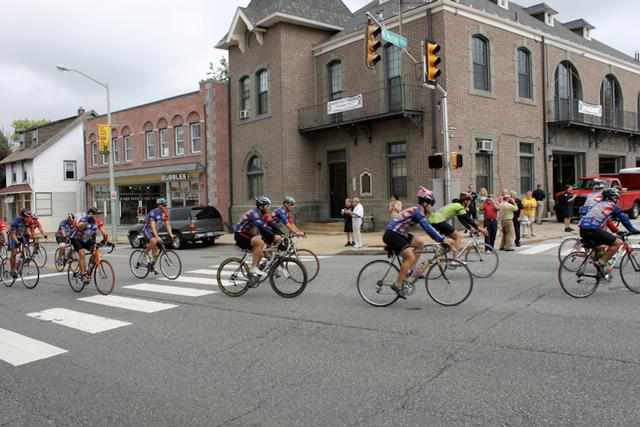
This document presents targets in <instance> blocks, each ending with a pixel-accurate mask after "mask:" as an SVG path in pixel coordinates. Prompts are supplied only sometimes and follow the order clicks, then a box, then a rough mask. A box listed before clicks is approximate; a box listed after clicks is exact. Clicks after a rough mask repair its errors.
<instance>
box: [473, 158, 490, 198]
mask: <svg viewBox="0 0 640 427" xmlns="http://www.w3.org/2000/svg"><path fill="white" fill-rule="evenodd" d="M492 181H493V177H492V174H491V155H490V154H485V153H478V154H476V188H478V189H480V188H486V189H487V191H489V192H491V191H492V190H491V187H492V186H491V182H492Z"/></svg>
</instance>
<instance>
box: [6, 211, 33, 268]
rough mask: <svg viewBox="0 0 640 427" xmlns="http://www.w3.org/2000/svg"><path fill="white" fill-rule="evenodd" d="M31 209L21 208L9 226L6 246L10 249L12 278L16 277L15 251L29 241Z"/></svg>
mask: <svg viewBox="0 0 640 427" xmlns="http://www.w3.org/2000/svg"><path fill="white" fill-rule="evenodd" d="M31 215H32V214H31V211H30V210H29V209H21V210H20V213H19V214H18V216H17V217H15V218H14V219H13V221H12V222H11V228H10V230H9V236H8V241H9V243H8V247H9V250H11V259H10V260H9V262H10V263H11V277H13V278H14V279H15V278H16V277H18V274H17V273H16V253H17V252H18V249H20V246H21V245H23V244H26V243H27V242H28V241H29V222H28V219H29V218H30V217H31Z"/></svg>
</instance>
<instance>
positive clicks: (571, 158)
mask: <svg viewBox="0 0 640 427" xmlns="http://www.w3.org/2000/svg"><path fill="white" fill-rule="evenodd" d="M582 171H583V168H582V165H581V162H580V161H579V156H578V155H576V154H564V153H553V195H554V196H555V195H556V194H557V193H559V192H561V191H564V187H565V186H566V185H575V183H576V181H577V180H578V178H580V177H581V176H582V173H583V172H582Z"/></svg>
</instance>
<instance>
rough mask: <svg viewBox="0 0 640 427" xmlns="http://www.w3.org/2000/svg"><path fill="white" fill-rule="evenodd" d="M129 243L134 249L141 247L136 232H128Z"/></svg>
mask: <svg viewBox="0 0 640 427" xmlns="http://www.w3.org/2000/svg"><path fill="white" fill-rule="evenodd" d="M129 244H130V245H131V247H132V248H134V249H138V248H141V247H142V242H141V241H140V239H139V238H138V233H131V234H129Z"/></svg>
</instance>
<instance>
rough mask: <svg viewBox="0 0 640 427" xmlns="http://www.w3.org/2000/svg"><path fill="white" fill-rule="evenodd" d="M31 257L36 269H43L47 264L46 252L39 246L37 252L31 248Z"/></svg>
mask: <svg viewBox="0 0 640 427" xmlns="http://www.w3.org/2000/svg"><path fill="white" fill-rule="evenodd" d="M31 257H32V259H33V260H34V261H35V263H36V265H37V266H38V267H40V268H43V267H44V265H45V264H46V263H47V250H46V249H45V248H44V246H42V245H40V244H39V245H38V249H37V250H36V248H33V251H32V255H31Z"/></svg>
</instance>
